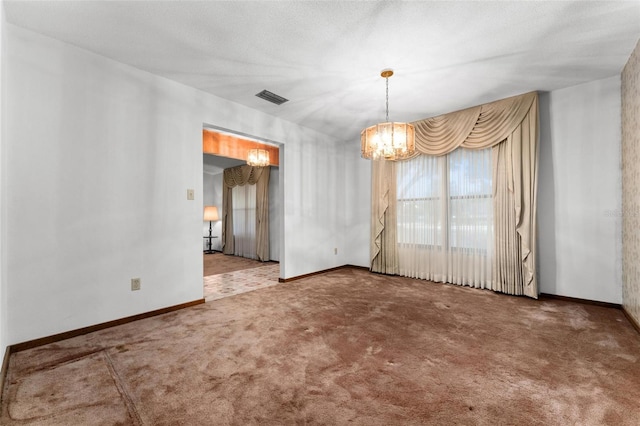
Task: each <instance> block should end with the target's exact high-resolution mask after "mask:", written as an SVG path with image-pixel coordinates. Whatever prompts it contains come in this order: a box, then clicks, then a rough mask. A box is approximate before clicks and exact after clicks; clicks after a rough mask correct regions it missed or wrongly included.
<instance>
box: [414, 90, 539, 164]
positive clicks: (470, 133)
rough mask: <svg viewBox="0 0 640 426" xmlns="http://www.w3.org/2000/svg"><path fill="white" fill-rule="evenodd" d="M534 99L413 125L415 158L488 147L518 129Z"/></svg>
mask: <svg viewBox="0 0 640 426" xmlns="http://www.w3.org/2000/svg"><path fill="white" fill-rule="evenodd" d="M537 97H538V94H537V93H536V92H531V93H526V94H524V95H520V96H514V97H512V98H506V99H502V100H499V101H496V102H492V103H489V104H484V105H480V106H476V107H473V108H467V109H463V110H461V111H456V112H451V113H449V114H444V115H440V116H438V117H432V118H425V119H424V120H420V121H416V122H414V123H413V125H414V126H415V129H416V154H415V155H420V154H425V155H445V154H448V153H450V152H452V151H453V150H455V149H456V148H459V147H462V148H469V149H483V148H489V147H492V146H494V145H496V144H498V143H500V142H502V141H503V140H505V139H506V138H507V137H508V136H509V135H511V134H512V133H513V132H514V130H515V129H516V128H517V127H518V126H520V123H522V121H523V120H524V118H525V116H526V115H527V114H528V113H529V110H530V109H531V105H533V102H534V100H537ZM415 155H414V156H415Z"/></svg>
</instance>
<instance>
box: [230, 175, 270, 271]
mask: <svg viewBox="0 0 640 426" xmlns="http://www.w3.org/2000/svg"><path fill="white" fill-rule="evenodd" d="M270 172H271V169H270V168H269V167H253V166H248V165H245V166H237V167H232V168H229V169H225V170H224V174H223V182H222V252H223V253H224V254H234V253H235V239H234V232H233V227H234V225H233V188H234V187H236V186H238V185H240V186H242V185H256V203H255V212H256V218H255V224H256V231H255V233H256V238H255V240H256V249H255V252H256V256H257V258H258V260H261V261H263V262H265V261H267V260H269V175H270Z"/></svg>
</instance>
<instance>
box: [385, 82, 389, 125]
mask: <svg viewBox="0 0 640 426" xmlns="http://www.w3.org/2000/svg"><path fill="white" fill-rule="evenodd" d="M385 80H386V81H387V119H386V122H387V123H388V122H389V77H385Z"/></svg>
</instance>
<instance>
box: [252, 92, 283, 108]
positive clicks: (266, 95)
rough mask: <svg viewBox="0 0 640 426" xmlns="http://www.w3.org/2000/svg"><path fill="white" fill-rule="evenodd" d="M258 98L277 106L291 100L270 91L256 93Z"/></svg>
mask: <svg viewBox="0 0 640 426" xmlns="http://www.w3.org/2000/svg"><path fill="white" fill-rule="evenodd" d="M256 96H257V97H259V98H262V99H264V100H265V101H269V102H271V103H274V104H276V105H282V104H283V103H285V102H287V101H288V100H289V99H286V98H283V97H282V96H278V95H276V94H275V93H272V92H270V91H268V90H263V91H262V92H260V93H256Z"/></svg>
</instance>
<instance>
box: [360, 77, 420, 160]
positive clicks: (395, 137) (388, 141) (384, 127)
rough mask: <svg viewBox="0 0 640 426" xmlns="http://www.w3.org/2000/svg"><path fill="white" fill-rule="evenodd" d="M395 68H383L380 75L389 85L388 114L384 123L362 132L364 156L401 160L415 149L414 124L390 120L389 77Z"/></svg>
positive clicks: (361, 142)
mask: <svg viewBox="0 0 640 426" xmlns="http://www.w3.org/2000/svg"><path fill="white" fill-rule="evenodd" d="M392 75H393V70H391V69H385V70H382V72H381V73H380V76H381V77H383V78H384V79H385V80H386V85H387V116H386V121H385V122H384V123H378V124H376V125H374V126H370V127H367V128H366V129H364V130H363V131H362V132H361V133H360V144H361V150H362V158H373V159H374V160H376V159H379V158H382V159H384V160H399V159H402V158H406V157H408V156H410V155H412V154H413V152H414V151H415V129H414V127H413V124H409V123H398V122H390V121H389V77H391V76H392Z"/></svg>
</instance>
